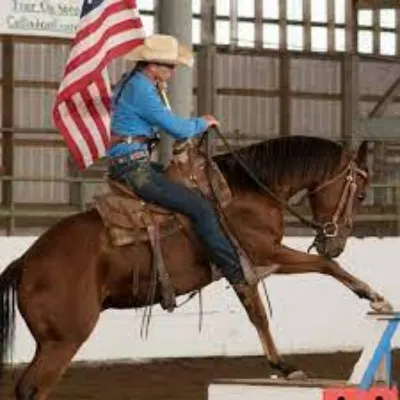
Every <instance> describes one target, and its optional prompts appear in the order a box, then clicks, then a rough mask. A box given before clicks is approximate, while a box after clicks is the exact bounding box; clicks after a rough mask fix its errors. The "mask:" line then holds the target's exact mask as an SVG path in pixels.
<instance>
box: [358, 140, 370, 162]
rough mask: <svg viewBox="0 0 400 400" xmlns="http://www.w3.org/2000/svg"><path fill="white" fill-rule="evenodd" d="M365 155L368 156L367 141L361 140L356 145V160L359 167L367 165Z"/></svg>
mask: <svg viewBox="0 0 400 400" xmlns="http://www.w3.org/2000/svg"><path fill="white" fill-rule="evenodd" d="M367 157H368V141H367V140H363V141H362V142H361V144H360V146H359V147H358V151H357V155H356V162H357V165H358V166H359V167H360V168H364V167H366V166H367Z"/></svg>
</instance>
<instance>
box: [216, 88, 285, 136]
mask: <svg viewBox="0 0 400 400" xmlns="http://www.w3.org/2000/svg"><path fill="white" fill-rule="evenodd" d="M216 114H217V115H218V118H219V119H220V121H221V123H222V127H223V130H224V131H225V132H226V133H228V134H233V133H234V132H235V131H237V130H238V131H239V132H240V133H241V134H245V135H249V136H263V137H267V136H271V135H276V134H278V132H279V100H278V99H274V98H262V97H258V98H254V97H253V98H252V97H248V96H218V98H217V107H216Z"/></svg>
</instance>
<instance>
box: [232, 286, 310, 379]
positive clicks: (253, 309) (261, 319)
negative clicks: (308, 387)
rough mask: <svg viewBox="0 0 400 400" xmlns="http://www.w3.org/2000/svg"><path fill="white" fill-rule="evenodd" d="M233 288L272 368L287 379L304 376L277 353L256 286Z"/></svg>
mask: <svg viewBox="0 0 400 400" xmlns="http://www.w3.org/2000/svg"><path fill="white" fill-rule="evenodd" d="M233 288H234V290H235V292H236V294H237V296H238V297H239V300H240V301H241V303H242V304H243V307H244V308H245V310H246V312H247V315H248V317H249V319H250V321H251V322H252V324H253V325H254V327H255V328H256V330H257V333H258V336H259V337H260V341H261V344H262V347H263V350H264V354H265V355H266V357H267V359H268V363H269V365H270V366H271V367H272V368H274V369H277V370H279V371H281V372H282V373H283V375H284V376H285V377H287V378H288V379H302V378H305V374H304V373H303V372H302V371H298V370H296V368H294V367H290V366H288V365H287V364H286V363H285V361H284V360H283V358H282V357H281V356H280V355H279V353H278V349H277V348H276V345H275V342H274V339H273V337H272V335H271V332H270V329H269V324H268V318H267V315H266V313H265V308H264V305H263V303H262V301H261V298H260V294H259V292H258V289H257V286H250V285H244V284H243V285H234V286H233Z"/></svg>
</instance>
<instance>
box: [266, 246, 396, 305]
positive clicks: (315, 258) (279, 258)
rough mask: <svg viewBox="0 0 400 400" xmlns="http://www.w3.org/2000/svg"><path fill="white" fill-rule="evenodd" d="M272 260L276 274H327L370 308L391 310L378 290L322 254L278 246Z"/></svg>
mask: <svg viewBox="0 0 400 400" xmlns="http://www.w3.org/2000/svg"><path fill="white" fill-rule="evenodd" d="M270 258H271V260H273V262H275V263H277V264H279V268H278V269H277V270H276V272H275V273H277V274H301V273H308V272H316V273H320V274H324V275H329V276H331V277H333V278H335V279H336V280H338V281H339V282H341V283H343V284H344V285H345V286H347V287H348V288H349V289H350V290H351V291H353V292H354V293H355V294H356V295H357V296H358V297H360V298H362V299H368V300H369V301H370V305H371V308H372V309H373V310H375V311H377V312H391V311H393V307H392V306H391V305H390V303H389V302H388V301H387V300H386V299H385V298H384V297H383V296H382V295H381V294H379V293H378V292H376V291H375V290H373V289H372V288H371V287H370V286H369V285H367V284H366V283H365V282H363V281H361V280H360V279H358V278H356V277H355V276H353V275H351V274H350V273H348V272H347V271H345V270H344V269H343V268H342V267H341V266H340V265H339V264H338V263H337V262H336V261H334V260H331V259H328V258H326V257H323V256H319V255H314V254H307V253H303V252H301V251H297V250H294V249H291V248H289V247H286V246H284V245H281V246H279V247H278V248H277V249H276V251H274V252H273V254H272V255H271V256H270Z"/></svg>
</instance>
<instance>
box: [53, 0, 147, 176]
mask: <svg viewBox="0 0 400 400" xmlns="http://www.w3.org/2000/svg"><path fill="white" fill-rule="evenodd" d="M143 38H144V30H143V25H142V21H141V19H140V15H139V11H138V9H137V7H136V2H135V1H134V0H105V1H103V3H102V4H101V5H99V6H98V7H97V8H95V9H93V10H92V11H90V12H89V13H88V14H87V15H85V16H84V17H83V18H82V19H81V20H80V23H79V25H78V29H77V33H76V36H75V39H74V42H73V47H72V49H71V52H70V55H69V58H68V61H67V64H66V66H65V71H64V77H63V79H62V82H61V84H60V87H59V90H58V93H57V98H56V103H55V105H54V108H53V119H54V123H55V125H56V127H57V128H58V129H59V131H60V133H61V134H62V135H63V137H64V139H65V141H66V144H67V147H68V148H69V150H70V152H71V154H72V156H73V158H74V161H75V163H76V164H77V165H78V166H79V167H80V168H82V169H84V168H87V167H88V166H90V165H91V164H93V162H95V161H96V160H97V159H98V158H100V157H102V156H103V155H104V154H105V150H106V148H107V147H108V145H109V140H110V127H109V126H110V95H111V89H110V82H109V77H108V72H107V65H108V63H109V62H110V61H111V60H112V59H114V58H116V57H119V56H121V55H123V54H125V53H127V52H128V51H130V50H131V49H133V48H134V47H136V46H138V45H139V44H141V43H142V42H143Z"/></svg>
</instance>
